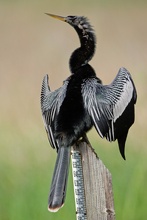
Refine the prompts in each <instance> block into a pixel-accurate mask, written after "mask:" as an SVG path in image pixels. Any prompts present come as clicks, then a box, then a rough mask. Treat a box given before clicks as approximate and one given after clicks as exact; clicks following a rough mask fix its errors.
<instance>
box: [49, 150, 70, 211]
mask: <svg viewBox="0 0 147 220" xmlns="http://www.w3.org/2000/svg"><path fill="white" fill-rule="evenodd" d="M70 150H71V149H70V147H61V148H59V150H58V155H57V159H56V165H55V169H54V174H53V178H52V184H51V188H50V195H49V200H48V210H49V211H51V212H57V211H58V210H59V209H60V208H61V207H62V206H63V205H64V200H65V196H66V186H67V179H68V170H69V162H70Z"/></svg>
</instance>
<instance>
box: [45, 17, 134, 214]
mask: <svg viewBox="0 0 147 220" xmlns="http://www.w3.org/2000/svg"><path fill="white" fill-rule="evenodd" d="M47 15H49V16H51V17H53V18H56V19H59V20H61V21H64V22H66V23H68V24H70V25H71V26H72V27H73V28H74V29H75V30H76V32H77V34H78V36H79V40H80V47H79V48H77V49H76V50H75V51H74V52H73V53H72V55H71V57H70V61H69V65H70V71H71V75H70V76H69V77H68V78H67V79H66V80H65V81H64V82H63V85H62V87H60V88H59V89H57V90H55V91H53V92H52V91H51V90H50V88H49V85H48V75H46V76H45V77H44V79H43V83H42V90H41V110H42V116H43V120H44V125H45V128H46V131H47V135H48V139H49V142H50V144H51V146H52V147H53V148H55V149H56V151H57V159H56V165H55V169H54V173H53V178H52V183H51V188H50V195H49V200H48V205H49V206H48V209H49V210H50V211H53V212H56V211H58V209H59V208H61V207H62V206H63V204H64V200H65V194H66V186H67V179H68V170H69V162H70V151H71V146H72V145H73V144H74V143H76V141H78V139H79V138H80V137H82V136H83V135H84V134H85V133H86V132H87V131H89V130H90V129H91V128H92V127H93V126H94V127H95V128H96V130H97V132H98V134H99V135H100V137H101V138H106V139H107V140H108V141H115V140H117V141H118V146H119V150H120V153H121V155H122V157H123V158H124V159H125V152H124V151H125V142H126V138H127V134H128V130H129V128H130V127H131V125H132V124H133V123H134V105H135V103H136V99H137V93H136V89H135V86H134V83H133V80H132V77H131V75H130V73H129V72H128V71H127V70H126V69H125V68H120V69H119V71H118V74H117V75H116V77H115V79H114V80H113V82H112V83H111V84H109V85H102V82H101V80H100V79H99V78H98V77H97V76H96V73H95V71H94V69H93V68H92V67H91V66H90V65H89V61H90V60H91V58H92V57H93V55H94V52H95V47H96V38H95V34H94V30H93V28H92V26H91V25H90V23H89V21H88V19H87V18H86V17H83V16H67V17H61V16H57V15H52V14H47Z"/></svg>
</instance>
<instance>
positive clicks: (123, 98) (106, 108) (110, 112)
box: [82, 68, 137, 159]
mask: <svg viewBox="0 0 147 220" xmlns="http://www.w3.org/2000/svg"><path fill="white" fill-rule="evenodd" d="M82 94H83V100H84V105H85V108H86V109H87V111H88V113H89V115H90V116H91V118H92V121H93V124H94V126H95V128H96V130H97V132H98V133H99V135H100V136H101V137H102V138H103V137H106V138H107V140H108V141H115V140H116V139H118V143H119V149H120V153H121V155H122V156H123V158H124V159H125V155H124V148H125V141H126V137H127V133H128V130H129V128H130V126H131V125H132V124H133V122H134V104H135V103H136V99H137V93H136V89H135V86H134V83H133V80H132V78H131V75H130V73H129V72H128V71H127V70H126V69H125V68H120V70H119V72H118V74H117V76H116V78H115V79H114V81H113V82H112V83H111V84H110V85H105V86H104V85H102V84H100V83H99V82H98V80H97V79H95V78H92V79H87V80H85V81H84V82H83V84H82Z"/></svg>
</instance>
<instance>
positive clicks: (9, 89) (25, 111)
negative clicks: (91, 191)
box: [0, 0, 147, 220]
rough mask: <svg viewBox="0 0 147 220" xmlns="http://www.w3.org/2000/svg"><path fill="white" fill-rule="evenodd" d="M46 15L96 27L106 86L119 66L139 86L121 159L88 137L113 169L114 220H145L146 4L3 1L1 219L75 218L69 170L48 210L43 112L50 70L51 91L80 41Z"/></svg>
mask: <svg viewBox="0 0 147 220" xmlns="http://www.w3.org/2000/svg"><path fill="white" fill-rule="evenodd" d="M44 12H50V13H55V14H59V15H63V16H66V15H85V16H87V17H88V18H89V19H90V21H91V23H92V25H93V26H94V28H95V31H96V35H97V51H96V54H95V56H94V58H93V60H92V61H91V64H92V66H93V67H94V68H95V70H96V72H97V75H98V76H99V77H100V78H101V79H102V80H103V83H104V84H108V83H110V82H111V81H112V80H113V79H114V77H115V75H116V73H117V72H118V69H119V68H120V67H121V66H124V67H126V68H127V69H128V70H129V71H130V72H131V74H132V77H133V79H134V81H135V84H136V87H137V91H138V102H137V106H136V122H135V124H134V126H133V127H132V128H131V130H130V132H129V136H128V139H127V144H126V157H127V160H126V161H123V159H122V158H121V156H120V154H119V152H118V147H117V143H111V144H110V143H108V142H107V141H106V140H102V139H100V137H99V136H98V135H97V134H96V132H95V131H94V129H93V130H92V131H90V132H89V139H90V142H91V143H92V145H93V147H94V148H95V150H96V152H97V154H98V155H99V157H100V158H101V159H102V161H103V162H104V164H105V165H106V166H107V168H108V169H109V170H110V172H111V173H112V178H113V191H114V202H115V212H116V219H117V220H126V219H127V220H128V219H129V220H138V219H139V220H140V219H141V220H145V219H147V217H146V216H147V189H146V183H147V156H146V155H147V148H146V136H147V124H146V122H147V113H146V109H147V98H146V95H147V87H146V82H147V1H145V0H144V1H139V0H138V1H137V0H136V1H135V0H134V1H133V0H132V1H129V0H123V1H116V0H112V1H108V0H99V1H96V0H91V1H89V0H78V1H77V0H75V1H70V0H69V1H67V0H62V1H57V0H54V1H51V0H48V1H47V0H43V1H38V0H37V1H33V0H31V1H22V0H13V1H10V0H7V1H2V0H1V1H0V103H1V107H0V220H18V219H19V220H26V219H28V220H30V219H36V220H39V219H44V220H47V219H50V220H57V219H75V205H74V196H73V185H72V174H71V170H70V176H69V182H68V189H67V197H66V202H65V205H64V207H63V208H62V209H61V210H60V211H59V212H58V213H49V212H48V211H47V199H48V192H49V187H50V183H51V178H52V172H53V168H54V163H55V158H56V152H55V151H54V150H53V149H52V148H51V147H50V146H49V143H48V140H47V136H46V133H45V129H44V125H43V122H42V117H41V111H40V89H41V83H42V78H43V76H44V75H45V74H46V73H48V74H49V77H50V85H51V89H52V90H53V89H56V88H58V87H59V86H61V85H62V81H63V80H64V79H65V78H66V77H68V76H69V74H70V73H69V69H68V59H69V57H70V54H71V52H72V51H73V50H74V49H75V48H76V47H77V46H78V45H79V42H78V38H77V36H76V33H75V31H74V30H73V29H72V28H71V27H70V26H69V25H67V24H65V23H62V22H59V21H57V20H54V19H51V18H49V17H47V16H46V15H44Z"/></svg>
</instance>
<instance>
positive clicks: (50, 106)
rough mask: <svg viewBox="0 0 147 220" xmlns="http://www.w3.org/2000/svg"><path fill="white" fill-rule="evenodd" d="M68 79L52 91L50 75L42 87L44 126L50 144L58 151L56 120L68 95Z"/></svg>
mask: <svg viewBox="0 0 147 220" xmlns="http://www.w3.org/2000/svg"><path fill="white" fill-rule="evenodd" d="M67 85H68V81H65V82H64V84H63V86H62V87H60V88H59V89H57V90H55V91H53V92H51V91H50V88H49V85H48V75H46V76H45V77H44V79H43V82H42V89H41V110H42V117H43V121H44V126H45V129H46V131H47V135H48V139H49V142H50V145H51V146H52V147H53V148H55V149H56V150H57V151H58V145H57V142H56V140H55V137H54V125H55V120H56V117H57V115H58V112H59V110H60V107H61V105H62V102H63V100H64V98H65V95H66V88H67Z"/></svg>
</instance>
